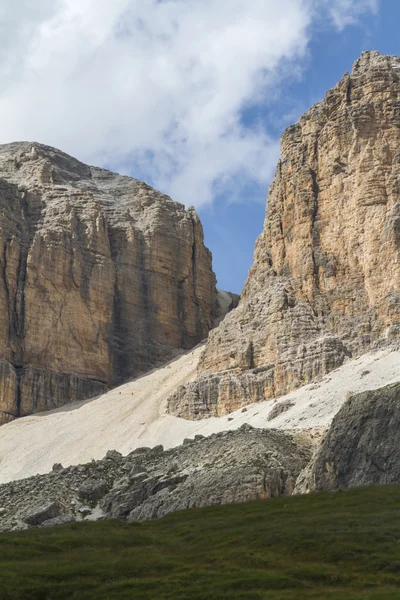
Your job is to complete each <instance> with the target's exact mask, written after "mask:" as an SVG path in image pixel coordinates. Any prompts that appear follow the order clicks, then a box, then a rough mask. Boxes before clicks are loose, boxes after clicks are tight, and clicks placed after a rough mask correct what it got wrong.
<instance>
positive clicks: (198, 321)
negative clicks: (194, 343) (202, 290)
mask: <svg viewBox="0 0 400 600" xmlns="http://www.w3.org/2000/svg"><path fill="white" fill-rule="evenodd" d="M191 222H192V233H193V243H192V284H193V300H194V304H195V307H196V314H195V319H196V337H197V339H201V337H202V327H201V318H200V316H201V315H200V304H199V300H198V298H197V265H196V251H197V248H196V228H195V222H194V219H193V218H192V217H191Z"/></svg>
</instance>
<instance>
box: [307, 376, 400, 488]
mask: <svg viewBox="0 0 400 600" xmlns="http://www.w3.org/2000/svg"><path fill="white" fill-rule="evenodd" d="M389 483H400V383H396V384H393V385H388V386H386V387H384V388H380V389H377V390H372V391H368V392H363V393H361V394H356V395H354V396H351V397H350V398H349V399H348V400H347V402H346V403H345V404H344V405H343V407H342V408H341V410H340V411H339V412H338V414H337V415H336V416H335V418H334V419H333V422H332V425H331V427H330V429H329V431H328V433H327V435H326V438H325V440H324V442H323V444H322V446H321V448H320V450H319V451H318V452H317V454H316V456H315V459H314V460H313V461H312V463H311V464H310V466H309V467H308V468H307V469H306V470H305V472H304V473H302V474H301V476H300V477H299V480H298V482H297V485H296V492H297V493H307V492H310V491H316V490H326V491H329V490H335V489H338V488H341V487H345V488H347V487H357V486H364V485H384V484H389Z"/></svg>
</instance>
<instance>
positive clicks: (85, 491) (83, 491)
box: [78, 480, 107, 502]
mask: <svg viewBox="0 0 400 600" xmlns="http://www.w3.org/2000/svg"><path fill="white" fill-rule="evenodd" d="M106 493H107V484H106V482H105V481H102V480H100V481H87V482H86V483H84V484H83V485H81V487H80V488H79V490H78V494H79V497H80V498H82V499H83V500H89V501H91V502H96V501H97V500H100V498H102V497H103V496H104V495H105V494H106Z"/></svg>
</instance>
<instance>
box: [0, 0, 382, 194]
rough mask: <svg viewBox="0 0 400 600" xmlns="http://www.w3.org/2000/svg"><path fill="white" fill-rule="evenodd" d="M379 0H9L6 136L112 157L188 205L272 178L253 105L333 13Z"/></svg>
mask: <svg viewBox="0 0 400 600" xmlns="http://www.w3.org/2000/svg"><path fill="white" fill-rule="evenodd" d="M3 4H6V3H3ZM374 4H375V2H374V1H373V0H330V1H329V4H327V2H326V0H280V1H279V2H278V1H277V0H247V2H243V0H112V2H110V0H40V2H36V3H33V2H31V1H29V0H14V2H13V3H8V7H7V8H5V7H4V6H3V7H1V6H0V35H1V36H2V38H1V39H2V47H1V48H0V76H1V78H2V86H1V89H0V132H1V133H0V142H2V143H6V142H9V141H14V140H36V141H39V142H42V143H46V144H50V145H53V146H56V147H59V148H61V149H62V150H64V151H66V152H69V153H70V154H73V155H75V156H77V157H78V158H80V159H82V160H84V161H88V162H91V163H96V164H112V165H113V166H115V167H117V168H119V169H122V170H124V171H129V172H130V173H131V174H132V175H135V174H136V175H137V174H140V175H142V176H143V175H144V176H146V177H147V179H148V180H149V179H150V180H151V181H152V183H153V184H154V185H155V186H157V187H159V188H160V189H162V190H163V191H166V192H167V193H170V194H171V195H172V196H173V197H174V198H175V199H177V200H180V201H182V202H185V203H187V204H191V203H194V204H196V205H200V204H202V203H206V202H209V201H210V200H211V199H212V196H213V190H214V189H220V188H221V186H222V187H223V188H224V190H225V192H227V190H229V189H230V187H232V188H233V187H234V186H235V185H237V181H238V179H239V176H240V177H242V178H243V180H246V179H247V180H248V179H253V180H255V181H256V182H263V181H266V180H267V178H268V177H269V175H270V172H271V169H272V167H273V163H274V162H275V159H276V155H277V144H276V141H275V140H271V139H269V137H268V135H267V133H266V132H265V131H263V130H262V129H261V128H260V129H258V130H257V129H250V128H248V127H245V126H244V125H243V123H242V121H241V111H242V110H243V108H244V107H246V106H247V105H249V103H251V102H252V101H262V100H263V98H265V97H267V96H268V88H270V89H271V90H273V86H275V85H277V83H278V82H279V77H280V75H281V74H282V69H283V68H284V67H285V66H286V69H287V68H288V65H292V67H293V69H295V68H296V61H299V60H301V58H302V57H303V56H304V54H305V52H306V48H307V43H308V40H309V35H310V26H311V25H312V22H313V19H314V18H316V16H317V15H319V18H320V16H321V15H320V13H321V10H322V11H323V12H324V13H325V14H326V17H327V18H330V19H331V20H332V21H333V23H334V25H335V26H336V27H338V28H342V27H344V26H346V25H347V24H348V23H350V22H353V20H354V19H356V18H357V17H358V16H359V15H360V13H361V12H363V11H366V10H372V9H373V8H374Z"/></svg>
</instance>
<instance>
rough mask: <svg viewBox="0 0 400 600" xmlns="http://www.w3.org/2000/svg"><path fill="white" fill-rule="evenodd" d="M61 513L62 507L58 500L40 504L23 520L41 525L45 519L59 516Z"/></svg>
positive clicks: (30, 523) (28, 523) (29, 523)
mask: <svg viewBox="0 0 400 600" xmlns="http://www.w3.org/2000/svg"><path fill="white" fill-rule="evenodd" d="M60 514H61V507H60V505H59V503H58V502H49V503H48V504H44V505H42V506H39V507H38V508H36V509H35V510H33V511H31V512H30V513H28V514H27V515H25V517H23V519H22V520H23V522H24V523H26V524H27V525H41V524H42V523H44V521H48V520H49V519H53V518H54V517H58V516H59V515H60Z"/></svg>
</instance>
